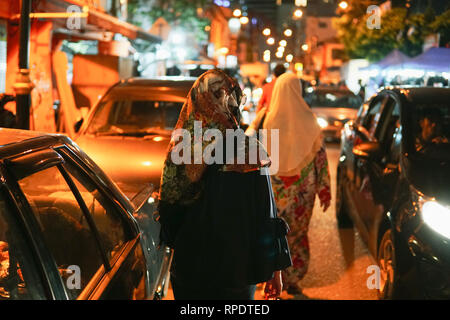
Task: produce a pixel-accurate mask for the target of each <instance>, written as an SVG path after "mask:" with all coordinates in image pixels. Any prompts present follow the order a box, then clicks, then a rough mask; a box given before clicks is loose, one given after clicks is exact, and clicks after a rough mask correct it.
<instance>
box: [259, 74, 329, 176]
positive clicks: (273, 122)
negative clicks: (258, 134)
mask: <svg viewBox="0 0 450 320" xmlns="http://www.w3.org/2000/svg"><path fill="white" fill-rule="evenodd" d="M263 128H264V129H279V148H278V150H279V156H278V159H277V157H275V156H273V155H271V159H272V161H277V160H278V161H279V163H278V172H277V175H278V176H294V175H297V174H300V172H301V171H302V169H303V168H304V167H306V166H307V165H308V164H309V163H310V162H311V161H312V160H314V158H315V156H316V154H317V152H318V151H319V150H320V147H321V145H322V135H321V131H320V127H319V125H318V124H317V119H316V116H315V115H314V113H313V112H312V111H311V109H310V107H309V106H308V105H307V104H306V102H305V100H303V97H302V88H301V84H300V80H299V79H298V78H297V77H296V76H295V75H294V74H292V73H285V74H282V75H281V76H280V77H279V78H278V79H277V82H276V83H275V86H274V88H273V93H272V98H271V100H270V107H269V111H268V113H267V115H266V118H265V120H264V124H263ZM271 136H272V135H271V134H270V132H269V133H268V134H267V151H268V152H271V151H272V146H271ZM272 165H275V167H276V165H277V164H272Z"/></svg>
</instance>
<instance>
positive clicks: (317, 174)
mask: <svg viewBox="0 0 450 320" xmlns="http://www.w3.org/2000/svg"><path fill="white" fill-rule="evenodd" d="M301 93H302V89H301V84H300V81H298V79H297V77H296V76H295V75H294V74H292V73H289V74H283V75H282V76H280V77H279V78H278V80H277V83H276V84H275V87H274V90H273V95H272V101H271V104H270V108H269V112H268V113H267V116H266V119H265V121H264V124H263V128H264V129H268V130H271V129H278V130H279V164H278V172H276V174H273V175H272V176H271V179H272V187H273V191H274V195H275V200H276V203H277V207H278V212H279V215H280V217H282V218H284V219H285V220H286V221H287V223H288V224H289V227H290V232H289V234H288V236H287V238H288V243H289V248H290V250H291V255H292V264H293V265H292V267H290V268H287V269H286V270H284V271H283V272H282V276H283V283H284V287H285V288H286V289H287V292H288V293H290V294H298V293H300V292H301V288H300V286H299V281H300V280H301V279H302V278H303V277H304V275H305V274H306V272H307V270H308V264H309V258H310V253H309V243H308V226H309V222H310V219H311V215H312V212H313V208H314V201H315V196H316V194H317V195H318V198H319V200H320V205H321V207H322V209H323V211H326V210H327V208H328V207H329V206H330V201H331V193H330V176H329V171H328V160H327V155H326V151H325V145H324V143H323V137H322V134H321V131H320V127H319V126H318V125H317V121H316V117H315V116H314V114H313V113H312V111H311V109H310V108H309V106H308V105H307V104H306V102H305V101H304V100H303V97H302V94H301ZM269 137H270V136H269ZM267 144H268V146H267V150H272V149H271V148H272V147H271V146H270V144H271V141H270V138H268V139H267ZM272 160H274V159H272Z"/></svg>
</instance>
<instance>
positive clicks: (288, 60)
mask: <svg viewBox="0 0 450 320" xmlns="http://www.w3.org/2000/svg"><path fill="white" fill-rule="evenodd" d="M292 59H294V56H293V55H292V54H288V55H287V56H286V62H292Z"/></svg>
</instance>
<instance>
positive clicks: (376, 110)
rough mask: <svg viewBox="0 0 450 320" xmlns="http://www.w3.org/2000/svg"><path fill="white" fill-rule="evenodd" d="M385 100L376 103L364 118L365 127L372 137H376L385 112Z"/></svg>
mask: <svg viewBox="0 0 450 320" xmlns="http://www.w3.org/2000/svg"><path fill="white" fill-rule="evenodd" d="M383 106H384V100H379V101H377V102H375V104H374V105H373V106H371V108H370V109H369V112H368V113H367V115H366V117H365V118H364V122H363V127H365V128H366V129H367V131H368V132H369V135H370V136H372V137H373V136H374V135H375V130H376V128H377V125H378V121H379V120H380V117H381V113H382V111H383Z"/></svg>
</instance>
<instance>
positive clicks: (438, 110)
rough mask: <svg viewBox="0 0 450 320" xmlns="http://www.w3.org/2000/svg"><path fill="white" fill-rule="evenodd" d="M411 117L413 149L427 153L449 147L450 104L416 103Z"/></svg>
mask: <svg viewBox="0 0 450 320" xmlns="http://www.w3.org/2000/svg"><path fill="white" fill-rule="evenodd" d="M415 109H416V110H415V112H414V113H413V114H412V117H413V123H412V125H413V132H414V137H415V150H416V151H417V152H419V153H424V154H427V153H428V152H430V151H431V150H434V151H433V152H438V151H439V150H440V151H441V152H442V151H443V150H444V148H445V149H446V150H448V149H449V146H450V143H449V139H450V105H432V104H429V105H428V104H427V105H417V106H416V108H415Z"/></svg>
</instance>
